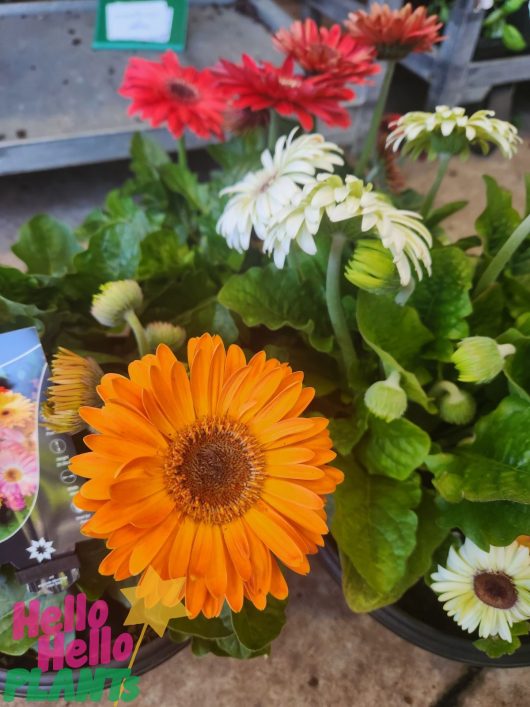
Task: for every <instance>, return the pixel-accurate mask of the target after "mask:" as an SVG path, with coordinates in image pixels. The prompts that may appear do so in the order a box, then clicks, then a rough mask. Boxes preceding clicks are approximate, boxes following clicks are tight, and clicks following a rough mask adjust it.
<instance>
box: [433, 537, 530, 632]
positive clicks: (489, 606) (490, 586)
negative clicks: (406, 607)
mask: <svg viewBox="0 0 530 707" xmlns="http://www.w3.org/2000/svg"><path fill="white" fill-rule="evenodd" d="M446 564H447V566H446V567H442V566H441V565H438V570H437V571H436V572H434V574H432V575H431V577H432V579H433V580H434V581H433V583H432V584H431V588H432V589H433V590H434V591H435V592H436V593H437V594H439V597H438V599H439V600H440V601H441V602H443V603H444V609H445V611H446V612H447V613H448V615H449V616H451V617H453V618H454V620H455V621H456V623H457V624H458V625H459V626H461V627H462V628H463V629H464V631H467V632H468V633H472V632H473V631H475V630H476V629H478V633H479V636H480V637H481V638H488V636H500V637H501V638H502V639H504V640H505V641H511V640H512V635H511V630H510V629H511V627H512V626H513V624H514V623H518V622H519V621H526V620H528V619H530V590H529V589H528V586H529V581H530V554H529V551H528V548H527V547H524V546H523V545H521V544H519V543H517V542H513V543H512V544H511V545H508V546H507V547H493V546H490V549H489V551H488V552H485V551H484V550H481V549H480V548H479V547H477V546H476V545H475V544H474V543H473V542H472V541H471V540H470V539H469V538H467V539H466V541H465V542H464V544H463V545H462V547H461V548H459V549H458V550H457V549H455V548H454V547H451V549H450V550H449V555H448V557H447V563H446Z"/></svg>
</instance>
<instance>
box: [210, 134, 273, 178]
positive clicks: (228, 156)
mask: <svg viewBox="0 0 530 707" xmlns="http://www.w3.org/2000/svg"><path fill="white" fill-rule="evenodd" d="M264 147H266V145H265V144H264V142H263V134H262V131H261V130H254V131H249V132H247V133H246V134H244V135H241V136H238V137H234V138H232V139H231V140H227V141H226V142H219V143H217V144H214V145H208V147H207V151H208V154H210V155H211V156H212V157H213V159H214V160H215V161H216V162H217V164H219V165H220V166H221V167H222V168H223V172H224V173H225V174H226V173H227V172H228V176H229V179H230V181H227V184H233V183H234V182H235V181H237V179H238V177H240V176H241V177H242V176H243V175H244V174H246V173H247V172H251V171H254V170H255V169H257V168H259V166H260V160H259V158H260V154H261V152H262V150H263V148H264Z"/></svg>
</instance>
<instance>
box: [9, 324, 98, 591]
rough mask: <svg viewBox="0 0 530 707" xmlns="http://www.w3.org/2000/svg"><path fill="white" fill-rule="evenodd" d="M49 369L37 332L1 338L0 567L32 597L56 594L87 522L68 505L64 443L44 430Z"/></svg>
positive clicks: (72, 479)
mask: <svg viewBox="0 0 530 707" xmlns="http://www.w3.org/2000/svg"><path fill="white" fill-rule="evenodd" d="M48 377H49V371H48V365H47V362H46V358H45V356H44V351H43V349H42V346H41V343H40V340H39V336H38V334H37V331H36V329H34V328H28V329H19V330H17V331H12V332H8V333H5V334H0V565H3V564H11V565H12V566H13V567H14V568H15V569H16V570H17V574H18V577H19V580H20V581H22V582H24V583H26V584H28V587H29V586H31V587H32V591H45V592H47V593H53V592H56V591H61V589H64V587H65V586H67V585H68V584H69V583H71V581H72V580H73V579H75V575H76V572H77V567H78V565H79V563H78V561H77V558H76V556H75V551H74V550H75V544H76V543H77V542H79V541H80V540H83V536H82V535H81V532H80V527H81V525H82V524H83V523H84V522H85V521H86V520H88V518H89V517H90V514H88V513H86V512H85V511H81V510H80V509H78V508H77V507H76V506H75V504H74V502H73V498H74V496H75V494H76V493H77V491H78V490H79V487H80V483H81V480H79V479H78V477H77V476H76V475H75V474H73V473H72V472H71V471H70V469H69V464H70V457H71V456H73V455H74V454H75V447H74V444H73V441H72V439H71V437H70V436H69V435H66V434H58V433H56V432H52V431H51V430H49V429H47V428H46V427H45V426H44V425H43V420H42V417H41V408H42V404H43V403H44V402H45V400H46V389H47V387H48Z"/></svg>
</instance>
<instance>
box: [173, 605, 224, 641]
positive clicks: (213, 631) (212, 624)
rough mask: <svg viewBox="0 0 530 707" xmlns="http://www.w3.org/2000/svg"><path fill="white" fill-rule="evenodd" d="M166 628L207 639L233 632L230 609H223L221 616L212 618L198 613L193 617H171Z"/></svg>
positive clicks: (221, 636)
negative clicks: (226, 610) (225, 610)
mask: <svg viewBox="0 0 530 707" xmlns="http://www.w3.org/2000/svg"><path fill="white" fill-rule="evenodd" d="M168 629H169V632H170V633H181V634H186V635H187V636H197V637H198V638H207V639H217V638H227V637H228V636H231V635H232V634H233V632H234V631H233V629H232V625H231V623H230V611H228V612H224V611H223V613H222V614H221V616H218V617H215V618H212V619H207V618H205V617H204V615H203V614H199V615H198V616H197V617H196V618H194V619H188V618H186V617H182V618H179V619H171V621H170V622H169V625H168Z"/></svg>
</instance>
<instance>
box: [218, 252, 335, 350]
mask: <svg viewBox="0 0 530 707" xmlns="http://www.w3.org/2000/svg"><path fill="white" fill-rule="evenodd" d="M218 298H219V302H221V304H223V305H224V306H225V307H228V309H231V310H232V311H234V312H237V313H238V314H239V315H240V316H241V318H242V319H243V321H244V322H245V324H246V325H247V326H251V327H252V326H258V325H260V324H263V325H264V326H266V327H267V328H268V329H271V330H273V331H275V330H277V329H281V328H282V327H284V326H288V327H291V328H293V329H297V330H299V331H302V332H305V333H306V334H308V335H309V337H310V341H311V343H312V345H313V346H314V347H315V348H316V349H317V350H320V351H330V350H331V347H332V344H333V339H332V337H331V325H330V323H329V319H328V316H327V310H326V307H325V303H324V301H323V297H322V294H321V291H320V289H319V288H317V287H315V286H314V285H313V283H312V282H311V281H310V280H304V281H303V282H300V281H299V279H298V276H297V274H296V273H295V272H294V271H293V270H290V269H285V270H278V268H276V267H275V266H274V265H272V264H270V265H268V266H266V267H264V268H250V270H247V271H246V272H245V273H243V274H242V275H232V277H231V278H230V279H229V280H228V281H227V282H226V283H225V285H224V286H223V287H222V289H221V290H220V292H219V295H218Z"/></svg>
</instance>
